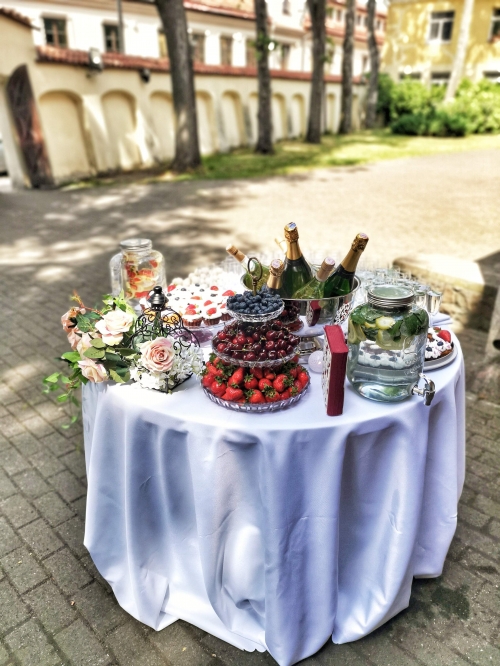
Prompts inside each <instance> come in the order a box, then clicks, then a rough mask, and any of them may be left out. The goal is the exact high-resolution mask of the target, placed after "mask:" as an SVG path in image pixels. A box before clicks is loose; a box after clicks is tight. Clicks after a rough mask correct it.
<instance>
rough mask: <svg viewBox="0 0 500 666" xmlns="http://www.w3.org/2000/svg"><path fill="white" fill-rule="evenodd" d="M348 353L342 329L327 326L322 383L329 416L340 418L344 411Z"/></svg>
mask: <svg viewBox="0 0 500 666" xmlns="http://www.w3.org/2000/svg"><path fill="white" fill-rule="evenodd" d="M348 352H349V349H348V348H347V345H346V343H345V340H344V332H343V331H342V329H341V327H340V326H325V344H324V348H323V377H322V382H321V383H322V386H323V397H324V399H325V407H326V413H327V414H328V416H338V415H339V414H342V411H343V409H344V381H345V369H346V365H347V354H348Z"/></svg>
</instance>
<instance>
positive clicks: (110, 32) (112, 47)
mask: <svg viewBox="0 0 500 666" xmlns="http://www.w3.org/2000/svg"><path fill="white" fill-rule="evenodd" d="M103 30H104V50H105V51H106V53H121V50H122V49H121V44H120V30H119V28H118V26H117V25H112V24H107V25H106V24H104V25H103Z"/></svg>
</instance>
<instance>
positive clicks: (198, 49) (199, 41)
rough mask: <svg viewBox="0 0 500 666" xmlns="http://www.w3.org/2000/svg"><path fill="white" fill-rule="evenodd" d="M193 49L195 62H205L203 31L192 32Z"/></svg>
mask: <svg viewBox="0 0 500 666" xmlns="http://www.w3.org/2000/svg"><path fill="white" fill-rule="evenodd" d="M190 37H191V49H192V54H193V62H200V63H204V62H205V35H204V34H203V33H202V32H192V33H191V35H190Z"/></svg>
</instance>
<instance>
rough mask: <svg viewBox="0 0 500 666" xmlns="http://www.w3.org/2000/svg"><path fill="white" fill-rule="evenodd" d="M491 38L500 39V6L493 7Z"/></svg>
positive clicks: (493, 39)
mask: <svg viewBox="0 0 500 666" xmlns="http://www.w3.org/2000/svg"><path fill="white" fill-rule="evenodd" d="M490 39H491V40H492V41H496V40H497V39H500V7H498V8H495V9H493V14H492V15H491V30H490Z"/></svg>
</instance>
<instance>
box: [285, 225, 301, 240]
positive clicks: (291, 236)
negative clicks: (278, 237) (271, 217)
mask: <svg viewBox="0 0 500 666" xmlns="http://www.w3.org/2000/svg"><path fill="white" fill-rule="evenodd" d="M285 238H286V240H287V241H288V242H289V243H296V242H297V241H298V240H299V230H298V229H297V225H296V224H295V222H290V224H287V225H286V227H285Z"/></svg>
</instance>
